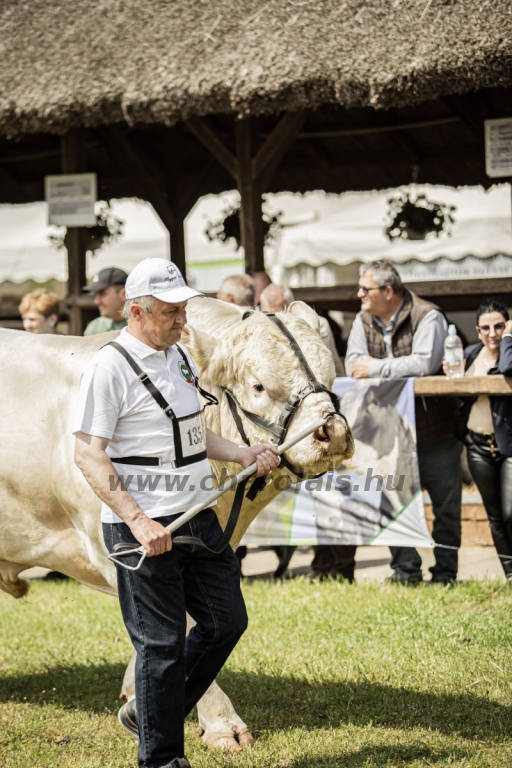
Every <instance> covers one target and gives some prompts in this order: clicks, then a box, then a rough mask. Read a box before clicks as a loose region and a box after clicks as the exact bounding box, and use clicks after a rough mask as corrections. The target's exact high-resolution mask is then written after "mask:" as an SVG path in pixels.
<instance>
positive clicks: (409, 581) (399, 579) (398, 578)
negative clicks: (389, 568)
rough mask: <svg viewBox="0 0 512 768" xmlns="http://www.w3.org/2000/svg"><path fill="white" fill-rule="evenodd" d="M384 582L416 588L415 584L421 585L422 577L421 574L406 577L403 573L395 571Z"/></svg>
mask: <svg viewBox="0 0 512 768" xmlns="http://www.w3.org/2000/svg"><path fill="white" fill-rule="evenodd" d="M386 581H387V582H388V584H405V585H411V586H416V584H421V582H422V581H423V576H422V574H421V573H418V574H417V575H416V574H414V575H411V576H407V575H406V574H404V573H401V572H400V571H395V572H394V573H393V575H392V576H389V577H388V578H387V579H386Z"/></svg>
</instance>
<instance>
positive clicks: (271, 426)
mask: <svg viewBox="0 0 512 768" xmlns="http://www.w3.org/2000/svg"><path fill="white" fill-rule="evenodd" d="M252 314H253V312H252V311H250V312H245V313H244V316H243V320H246V319H247V318H248V317H250V316H251V315H252ZM264 314H265V315H266V316H267V317H268V318H269V320H271V321H272V322H273V323H274V324H275V325H276V326H277V328H279V330H280V331H281V333H282V334H283V336H284V337H285V338H286V340H287V341H288V343H289V344H290V347H291V348H292V350H293V352H294V353H295V356H296V357H297V359H298V361H299V365H300V367H301V368H302V371H303V373H304V375H305V376H306V378H307V380H308V384H307V385H306V386H305V387H304V388H303V389H301V390H300V392H296V393H294V394H292V395H290V397H289V398H288V400H287V401H286V403H285V406H284V408H283V410H282V411H281V414H280V416H279V420H278V423H277V424H275V423H274V422H272V421H268V419H265V418H264V417H263V416H258V414H256V413H252V411H248V410H247V409H246V408H244V407H243V406H241V405H240V403H239V402H238V400H237V399H236V397H235V395H234V394H233V393H232V392H231V391H230V390H229V389H226V387H222V390H223V392H224V393H225V395H226V397H227V401H228V405H229V409H230V411H231V414H232V416H233V420H234V422H235V424H236V427H237V429H238V432H239V433H240V437H241V438H242V440H243V441H244V443H245V444H246V445H250V441H249V438H248V437H247V434H246V432H245V429H244V425H243V422H242V418H241V416H240V413H242V414H243V415H244V416H245V418H246V419H248V420H249V421H252V423H253V424H256V426H258V427H262V428H263V429H265V430H266V431H267V432H270V433H271V434H272V435H273V436H274V440H273V441H272V442H274V443H275V444H276V445H281V444H282V443H283V442H284V441H285V439H286V435H287V434H288V430H289V428H290V424H291V421H292V419H293V417H294V416H295V414H296V413H297V411H298V409H299V407H300V405H301V404H302V402H303V401H304V400H305V399H306V397H308V396H309V395H312V394H315V393H320V392H325V393H326V394H327V395H329V397H330V398H331V402H332V404H333V408H334V410H333V411H332V412H331V414H330V415H333V416H334V415H338V416H341V418H342V419H343V420H344V422H345V425H346V426H347V427H348V423H347V420H346V418H345V416H344V415H343V414H342V413H341V411H340V399H339V397H338V395H336V394H335V393H334V392H331V391H330V390H329V389H327V387H324V385H323V384H321V383H320V382H319V381H318V379H317V378H316V377H315V375H314V373H313V371H312V370H311V368H310V366H309V363H308V361H307V360H306V358H305V357H304V354H303V352H302V350H301V348H300V347H299V345H298V344H297V341H296V340H295V338H294V336H293V335H292V334H291V333H290V331H289V330H288V328H287V327H286V325H285V324H284V323H283V321H282V320H281V319H280V318H279V317H276V315H275V314H274V313H273V312H265V313H264ZM281 466H284V467H286V468H287V469H289V470H290V471H291V472H293V474H294V475H296V477H298V478H299V479H303V478H304V474H303V472H302V471H301V470H300V469H299V468H298V467H294V466H293V464H291V463H290V462H289V461H288V459H286V458H285V456H284V455H282V456H281ZM323 474H325V472H321V473H320V475H323ZM320 475H317V477H320Z"/></svg>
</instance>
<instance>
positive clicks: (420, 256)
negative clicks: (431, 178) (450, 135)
mask: <svg viewBox="0 0 512 768" xmlns="http://www.w3.org/2000/svg"><path fill="white" fill-rule="evenodd" d="M409 189H410V190H411V188H409ZM411 191H412V196H413V197H414V195H415V194H416V193H425V194H426V196H427V198H428V199H429V200H431V201H433V202H439V203H446V204H449V205H453V206H455V208H456V210H455V212H454V219H455V223H454V225H453V227H452V231H451V235H448V234H446V233H441V235H440V236H439V237H436V236H435V235H433V234H431V235H427V238H426V239H425V240H395V241H393V242H392V241H390V240H389V239H388V237H387V236H386V234H385V229H386V226H387V225H388V224H389V223H390V221H389V213H388V211H389V203H388V199H389V198H390V196H391V195H392V194H393V192H396V190H388V191H387V192H386V191H385V192H347V193H345V194H342V195H326V194H323V193H318V192H315V193H310V194H306V195H293V196H292V195H290V194H283V195H274V196H273V198H272V209H273V210H278V209H279V207H280V205H281V208H282V209H283V210H285V211H287V212H288V215H290V214H291V213H292V212H293V213H294V214H295V216H297V217H300V215H302V216H303V217H304V218H305V219H307V220H304V221H303V223H298V224H297V225H295V226H285V227H284V228H283V230H282V233H281V236H280V238H279V241H278V243H277V244H276V245H275V246H274V248H273V249H272V251H271V253H270V254H269V261H270V263H271V269H272V274H273V277H274V279H275V280H276V281H277V282H281V281H282V282H285V283H286V284H288V285H291V286H292V287H293V286H294V285H295V286H299V285H304V284H307V285H332V284H335V283H339V282H342V281H341V280H340V279H339V277H340V270H339V269H336V267H338V268H339V267H346V266H347V265H349V264H352V263H354V262H359V263H364V262H369V261H374V260H376V259H387V260H389V261H392V262H394V263H395V264H399V265H402V266H401V268H400V272H401V273H402V275H403V276H404V277H405V278H406V279H433V277H434V276H436V277H437V276H438V277H439V278H441V279H443V277H444V276H445V277H456V276H463V275H464V276H467V277H472V276H474V277H477V276H480V275H479V274H478V268H480V269H481V270H482V274H487V275H488V276H491V275H490V274H489V268H491V267H493V268H494V269H495V270H497V274H499V275H503V274H504V270H508V272H507V274H509V275H512V260H511V259H510V257H512V214H511V196H510V187H509V185H508V184H501V185H496V186H494V187H492V188H491V189H490V190H488V191H485V190H484V189H482V188H480V187H466V188H461V189H453V188H451V187H442V186H427V185H426V186H417V187H415V188H414V189H413V190H411ZM290 223H291V222H290ZM497 254H498V255H500V258H498V259H496V258H492V257H496V255H497ZM491 258H492V262H491V261H488V262H486V263H484V264H481V263H480V266H479V265H478V261H481V260H482V259H486V260H489V259H491ZM461 261H464V268H462V269H461V267H462V264H460V265H459V269H458V274H457V270H455V272H454V269H453V267H454V265H453V262H461ZM434 262H435V265H434ZM447 263H448V264H451V267H450V269H448V270H447V268H446V264H447ZM418 264H419V265H424V266H423V269H421V268H420V269H418V268H416V272H417V275H416V274H415V275H414V277H412V276H411V274H410V273H411V271H412V272H413V273H414V270H411V268H412V267H414V266H415V265H418ZM429 264H430V265H431V266H430V267H428V268H425V267H426V265H429ZM326 265H327V266H329V265H331V266H332V267H333V268H331V269H329V268H327V269H326ZM475 270H476V273H475ZM443 271H444V275H443ZM491 271H493V270H492V269H491ZM467 272H469V273H468V274H466V273H467ZM305 279H306V280H307V283H305V282H304V280H305ZM343 282H344V281H343Z"/></svg>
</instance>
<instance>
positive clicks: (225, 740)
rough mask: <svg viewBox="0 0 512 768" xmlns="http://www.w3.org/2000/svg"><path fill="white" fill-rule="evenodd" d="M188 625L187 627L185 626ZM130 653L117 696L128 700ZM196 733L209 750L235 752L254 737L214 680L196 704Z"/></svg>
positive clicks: (130, 693)
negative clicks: (119, 692)
mask: <svg viewBox="0 0 512 768" xmlns="http://www.w3.org/2000/svg"><path fill="white" fill-rule="evenodd" d="M189 628H190V627H189ZM136 657H137V654H136V653H135V651H134V652H133V654H132V657H131V659H130V663H129V664H128V666H127V668H126V672H125V673H124V678H123V687H122V689H121V696H120V698H125V697H126V699H127V700H128V701H130V700H131V699H134V698H135V659H136ZM197 714H198V719H199V734H200V736H202V737H203V741H204V743H205V745H206V746H207V747H208V748H209V749H215V748H216V749H230V750H233V751H239V750H241V749H242V747H252V746H253V745H254V739H253V737H252V735H251V733H250V731H249V729H248V727H247V726H246V724H245V723H244V722H243V720H241V719H240V718H239V717H238V715H237V713H236V712H235V708H234V707H233V704H232V703H231V701H230V700H229V698H228V697H227V696H226V694H225V693H224V691H222V690H221V689H220V688H219V686H218V685H217V683H216V682H215V681H214V682H213V683H212V684H211V685H210V687H209V688H208V690H207V691H206V693H205V694H204V696H203V697H202V699H201V700H200V701H199V702H198V704H197Z"/></svg>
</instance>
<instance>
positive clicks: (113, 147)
mask: <svg viewBox="0 0 512 768" xmlns="http://www.w3.org/2000/svg"><path fill="white" fill-rule="evenodd" d="M96 131H97V133H98V135H99V137H100V139H101V141H102V142H103V144H104V145H105V147H106V148H107V150H108V151H109V152H110V154H111V155H112V156H113V158H114V159H115V160H116V161H117V162H118V163H119V165H120V166H121V167H122V168H123V170H124V172H125V174H126V175H127V176H129V177H131V178H132V181H133V182H134V183H135V185H136V187H137V188H138V189H139V190H140V196H141V197H142V198H143V199H144V200H147V201H148V202H150V203H151V204H152V206H153V207H154V209H155V211H156V212H157V214H158V215H159V217H160V218H161V219H162V222H163V223H164V225H165V226H166V227H167V229H169V230H170V229H171V228H172V227H173V226H174V225H175V222H176V217H175V215H174V212H173V211H172V209H171V206H170V204H169V199H168V195H167V192H166V189H165V182H164V179H163V177H162V174H161V172H160V170H159V169H158V168H157V167H156V166H155V164H154V163H153V162H152V161H151V159H150V158H149V157H148V156H147V154H146V153H145V152H144V151H143V150H142V149H141V147H137V149H135V148H134V147H133V146H132V144H131V143H130V141H129V140H128V139H127V137H126V136H124V135H123V134H122V133H121V132H120V131H119V130H118V128H116V127H115V126H109V127H108V128H106V127H99V128H97V129H96Z"/></svg>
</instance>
